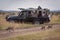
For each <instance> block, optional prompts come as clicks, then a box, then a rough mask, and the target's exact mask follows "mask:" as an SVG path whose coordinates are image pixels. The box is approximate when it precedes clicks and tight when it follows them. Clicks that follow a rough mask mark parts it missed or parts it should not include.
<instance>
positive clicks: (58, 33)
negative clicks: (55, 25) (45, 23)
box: [6, 29, 60, 40]
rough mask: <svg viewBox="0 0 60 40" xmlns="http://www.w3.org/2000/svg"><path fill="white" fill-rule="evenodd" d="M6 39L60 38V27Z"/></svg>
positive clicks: (40, 39) (55, 39)
mask: <svg viewBox="0 0 60 40" xmlns="http://www.w3.org/2000/svg"><path fill="white" fill-rule="evenodd" d="M6 40H60V29H55V30H46V31H42V32H37V33H32V34H27V35H20V36H18V37H13V38H8V39H6Z"/></svg>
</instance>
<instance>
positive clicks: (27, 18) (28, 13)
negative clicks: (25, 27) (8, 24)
mask: <svg viewBox="0 0 60 40" xmlns="http://www.w3.org/2000/svg"><path fill="white" fill-rule="evenodd" d="M19 9H20V10H21V12H20V13H19V15H18V16H6V20H7V21H14V22H21V23H22V22H31V23H36V24H38V23H39V24H43V23H46V22H50V17H49V14H50V10H49V9H42V8H41V7H40V6H39V7H38V8H35V9H34V8H29V9H23V8H19Z"/></svg>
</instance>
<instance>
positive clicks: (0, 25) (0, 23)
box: [0, 15, 60, 29]
mask: <svg viewBox="0 0 60 40" xmlns="http://www.w3.org/2000/svg"><path fill="white" fill-rule="evenodd" d="M5 17H6V15H0V29H5V28H7V27H9V26H12V27H14V28H30V27H35V26H39V25H33V24H25V23H22V24H21V23H11V22H7V21H6V19H5ZM50 23H60V15H59V16H56V15H53V16H52V20H51V22H50Z"/></svg>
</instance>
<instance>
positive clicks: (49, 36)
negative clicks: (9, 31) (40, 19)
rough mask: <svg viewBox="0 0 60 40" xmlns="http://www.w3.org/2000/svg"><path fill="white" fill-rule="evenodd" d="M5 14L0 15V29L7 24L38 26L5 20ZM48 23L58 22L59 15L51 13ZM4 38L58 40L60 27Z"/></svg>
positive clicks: (12, 39)
mask: <svg viewBox="0 0 60 40" xmlns="http://www.w3.org/2000/svg"><path fill="white" fill-rule="evenodd" d="M6 15H7V14H4V15H2V14H1V15H0V29H6V28H7V27H9V26H12V27H14V28H30V27H35V26H40V25H35V24H25V23H22V24H21V23H14V22H7V21H6V19H5V17H6ZM50 23H60V15H53V16H52V18H51V21H50ZM5 40H60V29H55V30H45V31H42V32H35V33H31V34H26V35H20V36H18V37H12V38H7V39H5Z"/></svg>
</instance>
